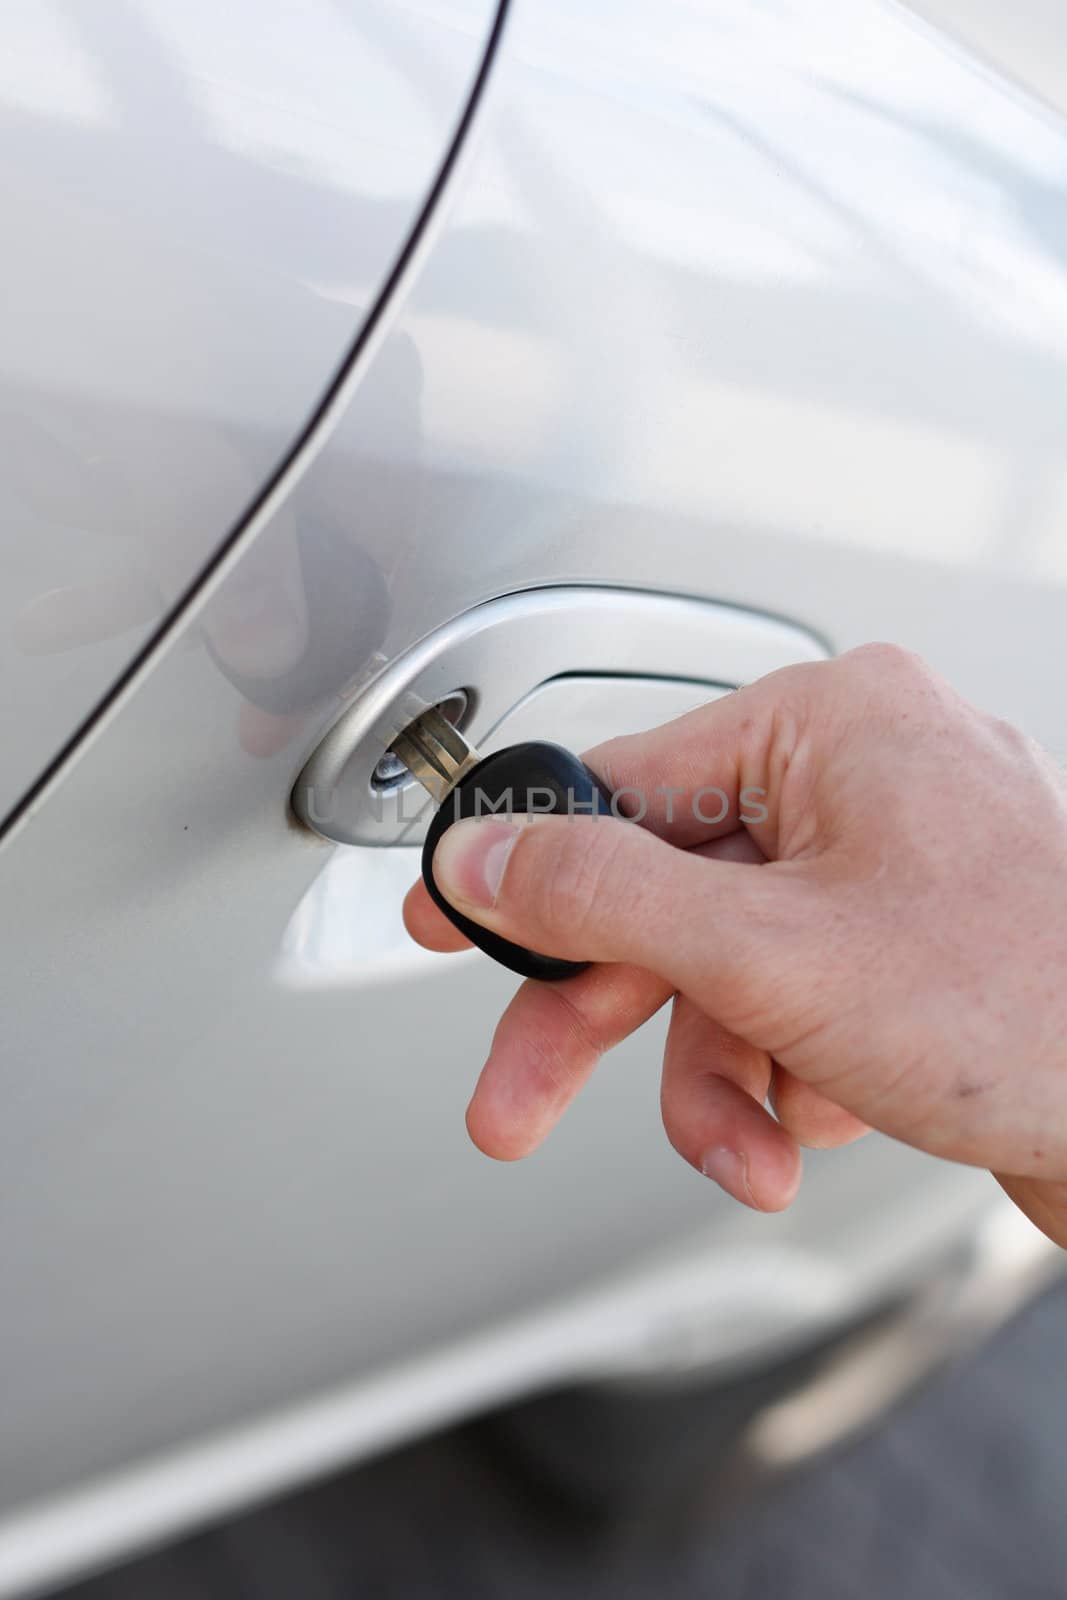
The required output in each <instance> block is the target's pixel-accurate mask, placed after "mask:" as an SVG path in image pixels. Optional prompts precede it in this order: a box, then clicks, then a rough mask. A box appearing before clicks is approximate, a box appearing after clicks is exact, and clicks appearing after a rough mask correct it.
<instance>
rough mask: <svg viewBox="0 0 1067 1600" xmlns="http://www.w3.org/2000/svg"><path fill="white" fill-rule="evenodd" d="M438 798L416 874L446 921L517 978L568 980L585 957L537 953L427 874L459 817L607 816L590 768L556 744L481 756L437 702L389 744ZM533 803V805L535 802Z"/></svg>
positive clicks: (607, 801)
mask: <svg viewBox="0 0 1067 1600" xmlns="http://www.w3.org/2000/svg"><path fill="white" fill-rule="evenodd" d="M390 749H391V750H392V752H393V754H394V755H396V756H397V757H398V758H399V759H400V760H401V761H402V762H403V763H404V765H405V766H406V767H407V769H408V771H409V772H410V773H411V775H412V777H414V778H417V779H418V781H419V783H421V784H422V786H423V788H424V789H425V790H426V791H427V793H428V794H429V795H430V796H431V797H432V798H433V799H434V800H436V802H437V807H438V809H437V811H436V813H435V814H434V817H433V820H432V821H431V823H430V828H429V832H428V833H427V835H426V843H425V844H424V845H423V849H422V877H423V882H424V883H425V884H426V887H427V889H428V890H429V892H430V898H431V899H432V900H433V902H434V904H435V905H438V906H440V908H441V910H442V911H443V912H444V914H445V916H446V917H447V918H448V920H449V921H450V922H451V923H452V924H453V925H454V926H455V927H457V928H458V929H459V931H460V932H461V933H463V934H465V935H466V937H467V938H468V939H469V940H470V941H471V943H472V944H476V945H477V946H478V948H479V949H480V950H484V951H485V953H486V955H488V956H492V958H493V960H494V961H499V962H500V963H501V965H502V966H505V967H510V969H511V971H512V972H518V973H519V974H521V976H522V977H524V978H542V979H546V980H547V979H559V978H570V977H573V976H574V975H575V974H576V973H579V972H584V971H585V969H586V967H588V965H589V963H588V961H560V960H558V959H557V958H556V957H555V956H543V955H539V954H538V953H537V951H535V950H526V949H524V948H523V946H522V945H518V944H513V943H512V941H511V940H510V939H502V938H501V937H500V935H499V934H496V933H491V932H490V931H489V929H488V928H483V927H481V926H480V925H479V924H478V923H477V922H471V921H470V919H469V918H467V917H465V916H463V914H462V913H461V912H459V911H457V910H456V909H455V908H454V907H453V906H451V905H449V903H448V901H447V900H446V899H445V897H444V895H443V894H442V893H441V891H440V889H438V887H437V885H436V883H435V882H434V878H433V853H434V850H435V848H436V846H437V842H438V840H439V839H440V837H441V835H442V834H443V833H444V832H445V831H446V830H447V829H448V828H450V827H451V826H452V824H453V822H458V821H459V820H460V818H462V817H477V816H486V815H488V814H489V813H490V812H491V811H493V810H498V811H502V812H504V813H515V812H518V813H522V812H525V811H531V810H532V811H536V812H537V813H538V814H545V815H547V814H550V813H563V814H564V815H572V816H573V815H576V814H589V815H592V814H594V813H599V814H602V815H603V814H606V813H608V812H610V811H611V796H610V794H609V793H608V791H607V790H606V789H605V788H604V786H603V784H602V783H601V782H600V780H599V779H598V778H597V777H595V776H594V774H593V773H592V772H590V771H589V768H588V767H587V766H585V765H584V764H583V763H582V762H581V761H579V760H578V757H577V756H574V755H571V753H570V751H569V750H564V749H563V748H562V746H561V745H558V744H542V743H533V742H531V743H526V744H513V745H510V746H509V747H508V748H507V749H506V750H498V751H496V753H495V754H494V755H491V756H484V757H483V756H480V755H479V754H478V752H477V750H475V749H474V748H473V747H472V746H471V745H470V744H468V742H467V740H466V739H465V738H464V737H463V735H462V734H461V733H460V731H459V729H458V728H455V727H453V725H452V723H451V722H449V721H448V719H447V717H444V716H442V715H441V713H440V711H438V710H437V709H436V708H431V709H430V710H429V711H425V712H423V714H422V716H420V717H417V718H416V720H415V721H414V722H412V723H411V724H410V725H409V726H408V727H407V728H405V729H404V731H403V733H401V734H399V735H398V736H397V737H396V738H395V739H394V740H393V743H392V745H391V746H390ZM535 802H536V803H535Z"/></svg>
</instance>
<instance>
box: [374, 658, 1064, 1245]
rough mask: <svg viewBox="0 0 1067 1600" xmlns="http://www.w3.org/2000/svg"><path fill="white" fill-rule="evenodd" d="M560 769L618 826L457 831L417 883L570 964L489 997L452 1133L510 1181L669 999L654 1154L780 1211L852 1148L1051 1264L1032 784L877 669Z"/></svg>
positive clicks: (955, 719) (590, 823)
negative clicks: (824, 1157)
mask: <svg viewBox="0 0 1067 1600" xmlns="http://www.w3.org/2000/svg"><path fill="white" fill-rule="evenodd" d="M585 759H586V761H587V763H588V765H589V766H590V767H591V768H592V769H593V770H594V771H595V772H596V773H597V774H598V775H599V776H600V778H601V779H602V780H603V782H604V783H605V785H606V786H607V787H608V789H610V790H612V791H614V792H615V793H616V794H617V795H619V796H620V798H621V797H622V794H623V791H626V794H627V796H628V798H629V799H630V801H631V802H633V805H634V809H635V810H636V809H639V808H640V805H641V803H642V802H643V803H644V806H645V807H646V809H645V812H644V815H643V816H641V817H640V825H639V826H635V825H634V824H633V823H632V822H623V821H619V820H616V819H613V818H596V819H593V818H590V817H588V816H576V817H574V818H566V817H550V816H537V817H531V818H524V817H515V818H513V819H510V820H509V819H506V818H504V817H502V816H494V817H485V818H481V819H478V820H471V821H463V822H458V823H456V824H454V825H453V826H452V827H451V828H450V829H449V830H448V832H447V833H445V835H444V836H443V838H442V840H441V842H440V844H439V845H438V847H437V851H436V854H435V856H434V875H435V878H436V880H437V882H438V884H439V885H440V887H441V889H442V891H443V892H444V893H445V894H446V895H447V896H448V898H449V900H450V901H451V902H452V903H453V904H454V905H456V906H457V907H458V908H459V909H461V910H462V911H463V912H464V913H465V914H466V915H467V916H469V917H471V918H473V919H474V920H475V921H477V922H480V923H483V924H484V925H485V926H487V927H489V928H492V929H493V930H494V931H496V932H498V933H501V934H503V935H504V936H505V937H506V938H509V939H512V940H515V941H517V942H518V943H520V944H523V945H526V946H527V947H530V948H533V949H537V950H540V951H542V952H544V953H545V954H549V955H554V956H562V957H566V958H570V959H573V960H591V961H593V962H594V963H595V965H593V966H592V967H590V968H589V969H588V970H587V971H586V972H584V973H582V974H581V975H580V976H578V977H575V978H571V979H568V980H566V981H565V982H562V983H557V984H542V983H525V984H523V985H522V987H521V988H520V989H519V990H518V992H517V993H516V995H515V997H514V998H513V1000H512V1002H511V1004H510V1005H509V1006H508V1008H507V1010H506V1011H505V1013H504V1015H503V1017H502V1018H501V1021H500V1023H499V1025H498V1027H497V1030H496V1034H495V1037H494V1039H493V1044H492V1048H491V1050H490V1054H489V1059H488V1061H487V1062H486V1065H485V1067H484V1069H483V1071H482V1075H481V1078H480V1080H479V1082H478V1086H477V1088H476V1090H475V1093H474V1097H473V1099H472V1101H471V1104H470V1107H469V1110H468V1113H467V1122H468V1127H469V1129H470V1132H471V1136H472V1138H473V1139H474V1141H475V1143H476V1144H477V1145H478V1146H479V1147H480V1148H481V1149H482V1150H484V1151H485V1152H486V1153H487V1154H489V1155H493V1156H496V1157H498V1158H501V1159H504V1160H511V1159H515V1158H518V1157H520V1156H524V1155H526V1154H528V1153H529V1152H530V1151H532V1150H533V1149H534V1148H535V1147H536V1146H537V1145H538V1144H539V1143H540V1142H541V1140H542V1139H543V1138H544V1137H545V1135H546V1134H547V1133H548V1131H549V1130H550V1129H551V1127H552V1126H553V1125H554V1124H555V1123H556V1122H557V1121H558V1120H559V1118H560V1117H561V1116H562V1114H563V1112H564V1110H565V1109H566V1107H567V1105H568V1104H569V1103H570V1101H571V1100H572V1099H573V1098H574V1096H575V1094H576V1093H577V1092H578V1090H579V1088H580V1087H581V1085H582V1084H583V1083H584V1082H585V1080H586V1079H587V1078H588V1077H589V1075H590V1073H591V1072H592V1070H593V1068H594V1067H595V1065H596V1063H597V1061H598V1060H599V1058H600V1056H601V1055H602V1054H603V1052H604V1051H605V1050H607V1049H608V1048H610V1047H611V1046H612V1045H613V1044H616V1043H617V1042H618V1041H619V1040H621V1039H623V1038H625V1037H626V1036H627V1035H628V1034H629V1033H631V1032H632V1031H633V1030H634V1029H635V1028H637V1027H639V1026H640V1025H641V1024H642V1023H643V1022H644V1021H646V1020H647V1018H648V1017H650V1016H651V1015H652V1014H653V1013H654V1012H655V1011H656V1010H658V1009H659V1007H660V1006H661V1005H663V1004H664V1003H665V1002H666V1000H667V999H669V998H670V997H671V996H672V995H673V996H674V1005H673V1013H672V1017H671V1023H670V1029H669V1033H668V1037H667V1044H666V1049H665V1052H664V1062H663V1080H662V1110H663V1120H664V1125H665V1127H666V1131H667V1135H668V1137H669V1139H670V1141H671V1143H672V1144H673V1145H674V1147H675V1149H677V1150H678V1152H679V1153H680V1154H681V1155H682V1156H684V1157H685V1159H686V1160H687V1161H689V1162H691V1163H692V1164H693V1165H694V1166H695V1167H697V1168H698V1169H700V1170H702V1171H703V1172H705V1173H706V1174H707V1175H708V1176H709V1177H712V1178H714V1179H716V1180H717V1181H718V1182H719V1183H720V1184H721V1185H722V1186H723V1187H724V1188H725V1189H727V1190H728V1191H729V1192H730V1193H731V1194H733V1195H734V1196H735V1197H736V1198H737V1199H739V1200H742V1201H744V1202H746V1203H747V1204H749V1205H752V1206H754V1207H756V1208H757V1209H761V1210H766V1211H774V1210H779V1209H781V1208H783V1207H784V1206H786V1205H788V1204H789V1202H790V1201H791V1200H792V1198H793V1196H794V1195H795V1193H796V1190H797V1187H798V1185H799V1182H800V1177H801V1162H800V1151H799V1147H800V1146H801V1145H807V1146H812V1147H826V1146H832V1145H839V1144H842V1143H845V1142H847V1141H849V1140H851V1139H854V1138H856V1137H858V1136H859V1135H860V1134H862V1133H863V1132H864V1131H866V1128H867V1127H868V1126H872V1127H876V1128H878V1129H880V1130H882V1131H883V1132H885V1133H887V1134H889V1135H891V1136H893V1137H894V1138H897V1139H901V1140H903V1141H905V1142H906V1143H908V1144H911V1145H914V1146H916V1147H918V1148H920V1149H923V1150H926V1151H929V1152H931V1153H933V1154H935V1155H939V1156H944V1157H949V1158H951V1159H953V1160H957V1161H962V1162H967V1163H970V1164H974V1165H980V1166H987V1167H989V1168H991V1169H992V1170H993V1171H994V1172H995V1173H996V1174H997V1175H998V1177H999V1179H1000V1181H1001V1183H1002V1184H1003V1185H1004V1187H1005V1189H1006V1190H1007V1191H1008V1193H1009V1194H1011V1195H1012V1197H1013V1198H1014V1199H1015V1200H1016V1202H1017V1203H1018V1204H1019V1205H1020V1206H1021V1207H1022V1209H1023V1210H1024V1211H1026V1212H1027V1214H1028V1215H1029V1216H1030V1217H1031V1218H1032V1219H1033V1220H1034V1221H1035V1222H1036V1223H1037V1224H1038V1226H1040V1227H1042V1228H1043V1229H1044V1230H1045V1231H1046V1232H1047V1233H1049V1234H1050V1236H1052V1237H1053V1238H1055V1239H1057V1241H1058V1242H1059V1243H1061V1244H1067V779H1065V777H1064V774H1063V773H1062V772H1061V771H1059V769H1058V768H1056V767H1055V766H1054V764H1053V763H1052V762H1051V760H1050V759H1049V758H1048V757H1046V756H1045V755H1044V754H1043V753H1042V752H1041V751H1040V750H1039V749H1038V748H1037V747H1036V746H1035V745H1033V744H1032V743H1031V742H1030V741H1028V740H1026V739H1024V738H1023V737H1022V735H1020V734H1019V733H1017V732H1016V731H1015V730H1014V729H1012V728H1010V727H1007V726H1006V725H1005V724H1003V723H1000V722H997V721H995V720H994V719H993V718H991V717H989V716H987V715H985V714H984V713H982V712H981V711H978V710H976V709H975V708H974V707H972V706H970V705H969V704H968V703H967V702H965V701H964V700H962V699H961V698H960V697H959V696H958V695H957V694H956V693H955V692H954V690H953V689H952V688H951V687H950V686H949V685H948V684H947V683H945V682H944V681H943V680H942V679H941V678H939V677H938V676H937V675H936V674H934V673H933V672H932V671H931V670H930V669H929V668H927V667H926V666H925V665H924V664H923V663H922V662H920V661H918V660H917V659H916V658H914V657H912V656H910V655H908V654H906V653H905V652H903V651H901V650H898V649H897V648H895V647H894V646H889V645H871V646H866V647H864V648H863V649H860V650H856V651H853V652H851V653H850V654H848V655H845V656H842V657H840V658H839V659H838V660H836V661H832V662H825V663H818V664H809V665H804V666H798V667H788V668H785V669H784V670H783V671H780V672H776V673H773V674H771V675H770V676H769V677H767V678H763V679H761V680H760V681H759V682H758V683H754V684H752V685H750V686H748V687H747V688H744V689H741V690H739V691H737V692H736V693H735V694H732V695H729V696H727V697H725V698H723V699H721V700H717V701H715V702H713V703H712V704H710V705H708V706H705V707H702V708H701V709H700V710H698V711H694V712H691V713H689V714H688V715H687V716H685V717H681V718H679V719H678V720H677V721H675V722H672V723H668V724H666V725H664V726H663V727H660V728H657V729H654V730H653V731H651V732H650V733H646V734H638V735H631V736H628V737H625V738H621V739H614V740H612V741H610V742H609V743H607V744H604V745H601V746H599V747H598V748H597V749H596V750H594V751H591V752H589V753H588V754H587V756H586V757H585ZM713 791H721V796H722V798H721V800H720V798H719V796H718V794H717V793H714V792H713ZM694 802H696V803H695V804H694ZM720 812H722V816H721V819H720V817H719V813H720ZM709 817H713V818H715V819H716V820H714V821H709V820H707V819H708V818H709ZM757 864H761V865H760V869H759V870H758V871H757V870H756V865H757ZM405 918H406V921H407V925H408V929H409V931H410V932H411V933H412V935H413V936H414V937H415V938H416V939H418V940H419V941H420V942H421V943H423V944H425V945H427V946H429V947H430V948H432V949H437V950H449V949H458V948H461V947H463V946H464V945H465V942H466V941H464V940H463V939H462V937H461V936H460V935H459V934H458V933H457V932H456V930H455V929H454V928H453V927H452V925H451V924H450V923H449V922H448V921H447V920H446V919H445V918H444V917H443V916H442V915H441V913H440V912H439V911H438V909H437V908H436V907H435V906H434V905H433V903H432V901H431V900H430V898H429V896H428V895H427V894H426V891H425V889H424V887H423V886H422V884H421V883H419V884H416V885H415V887H414V888H413V889H412V890H411V892H410V893H409V895H408V898H407V901H406V903H405ZM768 1099H769V1100H770V1103H771V1105H772V1106H773V1108H774V1112H775V1113H776V1115H775V1116H772V1115H771V1114H770V1112H769V1111H768V1110H767V1109H766V1108H765V1102H766V1101H767V1100H768Z"/></svg>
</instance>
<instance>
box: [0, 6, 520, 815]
mask: <svg viewBox="0 0 1067 1600" xmlns="http://www.w3.org/2000/svg"><path fill="white" fill-rule="evenodd" d="M495 11H496V6H495V4H494V0H425V3H422V4H419V5H418V6H415V7H405V8H403V9H398V8H397V7H396V6H395V5H391V4H388V3H384V0H342V3H339V4H329V3H327V0H317V3H315V4H313V5H310V6H301V7H295V8H294V7H292V6H288V5H285V4H282V3H280V0H270V3H268V4H251V3H249V0H237V3H235V4H228V5H226V6H225V7H223V8H220V7H218V6H215V5H212V4H208V3H206V0H189V3H185V4H182V5H181V6H177V7H176V6H173V5H168V4H166V3H160V0H135V3H133V4H118V3H114V4H112V3H108V4H104V5H98V6H94V7H93V8H92V10H91V11H89V10H88V9H87V8H85V7H84V6H81V5H78V4H69V3H68V4H64V3H62V0H56V3H55V4H51V3H48V4H40V3H38V0H25V3H23V0H19V3H18V4H16V5H14V6H13V7H7V8H5V13H4V19H3V35H4V49H3V60H2V64H0V204H2V206H3V212H4V241H5V242H4V295H3V300H2V302H0V570H2V572H3V580H4V581H3V587H2V589H0V684H2V686H3V687H2V692H0V742H2V745H3V751H4V759H3V763H2V764H0V815H2V814H3V813H6V812H7V811H8V810H9V809H10V807H11V806H12V805H13V804H14V803H15V802H16V801H17V800H18V798H19V796H20V794H21V793H22V792H23V791H24V790H25V789H26V788H27V787H28V786H29V785H30V784H31V783H32V782H33V781H34V780H35V779H36V778H37V777H38V774H39V773H40V772H41V770H42V769H43V768H44V767H45V766H46V765H47V764H48V762H49V761H50V760H51V758H52V757H53V755H54V754H55V753H56V751H57V750H58V749H59V747H60V746H61V745H62V744H63V742H64V741H65V740H66V739H67V737H68V736H69V735H70V733H71V732H72V730H73V729H74V728H75V726H76V725H77V724H78V723H79V722H80V721H81V720H82V718H83V717H84V716H86V715H87V714H88V713H89V712H90V711H92V709H93V707H94V706H95V704H96V702H97V701H98V700H99V699H100V697H101V695H102V694H103V692H104V691H105V690H106V689H107V688H108V687H109V685H110V684H111V682H112V681H113V679H114V678H115V676H116V674H117V673H118V672H119V671H120V669H121V668H122V667H123V666H124V664H125V663H126V662H127V661H128V660H129V659H130V657H131V656H132V655H133V654H134V652H135V651H136V649H137V648H138V646H139V645H140V644H141V643H142V642H143V641H144V640H145V639H146V638H147V637H148V636H149V634H150V633H151V631H152V629H153V627H154V626H155V625H156V624H157V623H158V622H159V620H160V618H161V617H162V616H163V615H164V614H165V613H166V611H167V610H168V608H169V607H170V606H171V605H172V604H173V603H174V602H175V600H177V599H178V598H179V596H180V595H181V594H182V592H183V591H184V590H185V588H186V587H187V585H189V584H190V582H191V581H192V580H193V579H194V578H195V577H196V575H197V573H198V572H199V570H200V568H201V567H202V566H203V564H204V562H205V560H206V559H207V558H208V557H209V556H210V555H211V553H212V552H213V551H214V549H215V548H216V546H217V545H218V544H219V543H220V542H221V540H222V539H223V538H224V536H225V535H226V534H227V533H228V532H229V531H230V529H231V527H232V525H233V524H234V523H235V522H236V521H237V519H238V518H239V517H240V516H241V515H242V513H243V512H244V511H245V510H246V508H247V507H248V506H249V505H250V503H251V502H252V501H253V500H254V499H255V497H256V495H257V493H258V491H259V490H260V487H261V485H262V484H263V482H264V481H265V480H266V479H267V478H268V477H269V476H270V474H271V473H272V472H273V471H274V469H275V467H276V466H277V464H278V463H279V461H280V460H281V459H282V457H283V456H284V455H285V452H286V451H287V449H288V448H289V446H290V444H291V442H292V441H293V439H294V438H295V436H296V435H297V434H298V433H299V431H300V430H301V428H302V427H303V426H304V424H305V423H306V422H307V420H308V419H309V418H310V416H311V414H312V412H313V411H314V409H315V406H316V404H317V402H318V401H319V398H320V396H321V395H322V393H323V391H324V390H325V389H326V387H327V385H328V384H329V382H330V380H331V378H332V377H333V375H334V373H335V371H336V369H337V367H338V366H339V364H340V362H341V361H342V359H343V357H344V355H345V352H346V350H347V348H348V347H349V346H350V344H351V343H352V340H353V339H354V337H355V336H356V334H357V332H358V330H359V328H360V325H361V322H362V321H363V318H364V316H365V315H366V313H367V311H368V310H369V308H370V307H371V306H372V305H373V302H374V300H375V297H376V295H377V294H378V292H379V289H380V288H381V286H382V284H383V282H384V280H385V278H386V276H387V274H388V272H389V270H390V268H391V267H392V265H393V263H394V261H395V260H396V258H397V255H398V254H399V252H400V249H401V246H402V245H403V244H404V242H405V240H406V238H407V236H408V233H409V231H410V229H411V226H412V223H413V222H414V219H415V217H416V215H417V213H418V211H419V208H420V206H421V205H422V202H423V200H424V199H425V197H426V195H427V193H428V191H429V189H430V187H431V184H432V182H433V179H434V177H435V175H436V173H437V170H438V168H439V166H440V163H441V161H442V158H443V156H444V154H445V152H446V151H447V149H448V146H449V143H450V140H451V137H452V134H453V131H454V129H455V126H456V123H457V120H458V118H459V116H460V114H461V112H462V111H463V109H464V106H465V105H466V101H467V97H468V94H469V92H470V89H471V84H472V81H473V79H474V76H475V73H476V71H477V69H478V66H479V64H480V62H481V59H482V55H483V52H484V49H485V44H486V39H487V37H488V33H489V29H490V25H491V23H492V21H493V18H494V15H495ZM249 616H250V619H251V621H254V616H255V611H254V605H253V606H252V609H251V611H250V613H249ZM305 625H306V624H305V619H304V618H303V616H302V615H299V614H297V615H294V616H293V617H292V618H291V619H289V630H290V632H292V631H294V630H297V631H299V630H301V629H303V628H304V627H305ZM234 638H235V639H236V629H235V630H234ZM232 647H233V648H237V646H236V644H234V645H233V646H232ZM280 647H281V648H284V645H282V646H280Z"/></svg>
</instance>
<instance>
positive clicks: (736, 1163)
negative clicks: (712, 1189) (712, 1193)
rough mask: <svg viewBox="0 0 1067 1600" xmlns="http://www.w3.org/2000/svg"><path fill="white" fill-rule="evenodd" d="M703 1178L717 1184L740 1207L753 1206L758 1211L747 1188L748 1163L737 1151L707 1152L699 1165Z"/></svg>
mask: <svg viewBox="0 0 1067 1600" xmlns="http://www.w3.org/2000/svg"><path fill="white" fill-rule="evenodd" d="M700 1170H701V1172H702V1173H703V1174H704V1176H705V1178H710V1179H711V1180H712V1182H713V1183H717V1184H718V1185H719V1188H720V1189H725V1190H726V1193H727V1194H732V1195H733V1197H734V1199H735V1200H740V1201H741V1204H742V1205H746V1206H754V1207H755V1209H756V1210H757V1211H758V1210H759V1207H758V1206H756V1202H755V1200H754V1199H753V1198H752V1190H751V1189H750V1188H749V1186H748V1162H747V1161H746V1160H745V1158H744V1156H743V1155H742V1154H741V1153H740V1151H738V1150H727V1149H720V1150H709V1151H708V1153H707V1155H706V1156H705V1157H704V1159H703V1161H701V1163H700Z"/></svg>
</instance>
